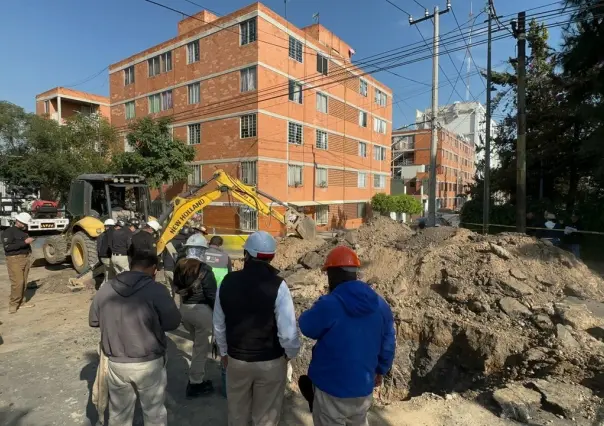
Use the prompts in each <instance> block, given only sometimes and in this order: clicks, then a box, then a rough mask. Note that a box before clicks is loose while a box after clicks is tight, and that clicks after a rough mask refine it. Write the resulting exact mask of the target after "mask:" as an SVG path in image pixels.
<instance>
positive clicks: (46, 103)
mask: <svg viewBox="0 0 604 426" xmlns="http://www.w3.org/2000/svg"><path fill="white" fill-rule="evenodd" d="M77 113H80V114H87V115H88V114H95V113H98V114H100V115H102V116H103V117H106V118H107V119H109V118H110V114H109V98H107V97H105V96H99V95H93V94H92V93H86V92H81V91H79V90H73V89H66V88H64V87H55V88H54V89H50V90H47V91H46V92H44V93H40V94H39V95H36V114H38V115H47V116H48V117H49V118H52V119H53V120H55V121H57V122H59V123H61V124H63V123H64V122H65V120H66V119H68V118H69V117H72V116H74V115H75V114H77Z"/></svg>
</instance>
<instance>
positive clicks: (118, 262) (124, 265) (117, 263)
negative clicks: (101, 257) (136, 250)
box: [111, 254, 130, 275]
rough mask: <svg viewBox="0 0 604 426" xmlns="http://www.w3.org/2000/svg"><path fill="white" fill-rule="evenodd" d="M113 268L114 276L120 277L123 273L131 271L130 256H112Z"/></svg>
mask: <svg viewBox="0 0 604 426" xmlns="http://www.w3.org/2000/svg"><path fill="white" fill-rule="evenodd" d="M111 266H112V269H113V273H114V275H119V274H121V273H122V272H125V271H129V270H130V263H129V262H128V256H121V255H119V254H112V255H111Z"/></svg>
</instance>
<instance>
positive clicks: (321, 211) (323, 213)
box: [315, 206, 329, 225]
mask: <svg viewBox="0 0 604 426" xmlns="http://www.w3.org/2000/svg"><path fill="white" fill-rule="evenodd" d="M328 221H329V206H317V207H316V209H315V223H316V224H317V225H327V222H328Z"/></svg>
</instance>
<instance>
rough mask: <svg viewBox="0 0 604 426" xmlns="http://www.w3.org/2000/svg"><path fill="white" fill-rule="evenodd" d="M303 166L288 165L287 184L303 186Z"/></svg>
mask: <svg viewBox="0 0 604 426" xmlns="http://www.w3.org/2000/svg"><path fill="white" fill-rule="evenodd" d="M303 170H304V169H303V168H302V166H291V165H290V166H288V167H287V184H288V185H289V186H302V183H303V181H302V175H303Z"/></svg>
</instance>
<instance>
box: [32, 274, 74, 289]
mask: <svg viewBox="0 0 604 426" xmlns="http://www.w3.org/2000/svg"><path fill="white" fill-rule="evenodd" d="M75 277H77V272H76V271H75V270H74V269H71V268H68V269H65V270H63V271H60V272H55V273H52V274H50V275H49V276H47V277H44V278H41V279H39V280H37V281H36V284H37V286H38V288H37V290H36V293H40V294H52V293H71V292H72V290H71V289H70V288H69V279H70V278H75Z"/></svg>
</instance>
